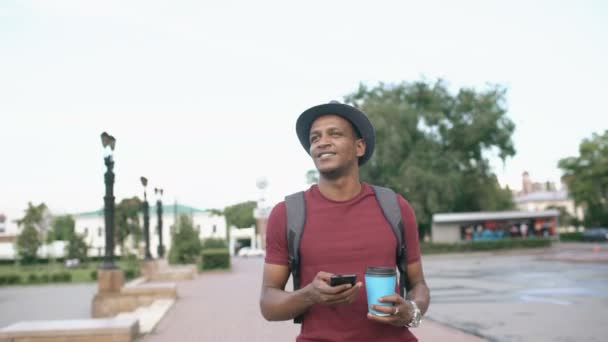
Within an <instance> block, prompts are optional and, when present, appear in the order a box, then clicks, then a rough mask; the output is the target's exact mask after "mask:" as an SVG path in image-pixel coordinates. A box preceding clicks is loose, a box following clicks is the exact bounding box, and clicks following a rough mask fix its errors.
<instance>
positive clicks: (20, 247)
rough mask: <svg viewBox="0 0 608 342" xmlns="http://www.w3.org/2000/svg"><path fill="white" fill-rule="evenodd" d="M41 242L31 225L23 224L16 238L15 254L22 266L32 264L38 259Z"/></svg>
mask: <svg viewBox="0 0 608 342" xmlns="http://www.w3.org/2000/svg"><path fill="white" fill-rule="evenodd" d="M40 245H41V242H40V238H39V236H38V231H37V230H36V228H35V227H34V225H33V224H31V223H25V227H23V230H22V231H21V234H19V236H18V237H17V253H18V254H19V257H20V258H21V261H22V262H23V263H24V264H31V263H34V262H35V261H36V260H37V259H38V248H39V247H40Z"/></svg>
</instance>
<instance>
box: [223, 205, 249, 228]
mask: <svg viewBox="0 0 608 342" xmlns="http://www.w3.org/2000/svg"><path fill="white" fill-rule="evenodd" d="M256 206H257V204H256V203H255V202H254V201H247V202H242V203H238V204H235V205H232V206H229V207H226V208H225V209H224V215H225V216H226V224H227V225H228V227H232V226H235V227H237V228H248V227H251V226H254V225H255V218H254V217H253V209H255V208H256Z"/></svg>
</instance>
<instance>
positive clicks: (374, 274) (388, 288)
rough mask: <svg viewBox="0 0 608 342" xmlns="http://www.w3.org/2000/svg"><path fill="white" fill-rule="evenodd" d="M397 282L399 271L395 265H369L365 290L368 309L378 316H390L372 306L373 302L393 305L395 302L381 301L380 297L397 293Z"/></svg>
mask: <svg viewBox="0 0 608 342" xmlns="http://www.w3.org/2000/svg"><path fill="white" fill-rule="evenodd" d="M396 283H397V272H396V271H395V268H394V267H368V268H367V270H366V271H365V290H366V292H367V308H368V311H369V312H370V313H372V314H374V315H378V316H388V314H386V313H383V312H379V311H376V310H374V309H372V308H371V306H372V304H375V305H383V306H391V305H393V303H390V302H389V303H381V302H379V301H378V299H379V298H380V297H384V296H391V295H394V294H395V285H396Z"/></svg>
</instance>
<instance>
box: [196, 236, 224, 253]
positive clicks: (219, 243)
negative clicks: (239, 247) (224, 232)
mask: <svg viewBox="0 0 608 342" xmlns="http://www.w3.org/2000/svg"><path fill="white" fill-rule="evenodd" d="M202 247H203V250H204V249H217V248H228V243H226V240H224V239H217V238H207V239H204V240H203V245H202Z"/></svg>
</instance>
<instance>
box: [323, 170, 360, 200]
mask: <svg viewBox="0 0 608 342" xmlns="http://www.w3.org/2000/svg"><path fill="white" fill-rule="evenodd" d="M319 191H320V192H321V194H322V195H323V196H325V197H326V198H328V199H330V200H332V201H348V200H349V199H351V198H354V197H355V196H357V195H358V194H359V193H360V192H361V182H359V175H358V174H355V175H354V176H346V177H340V178H337V179H327V178H323V176H321V177H320V179H319Z"/></svg>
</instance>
